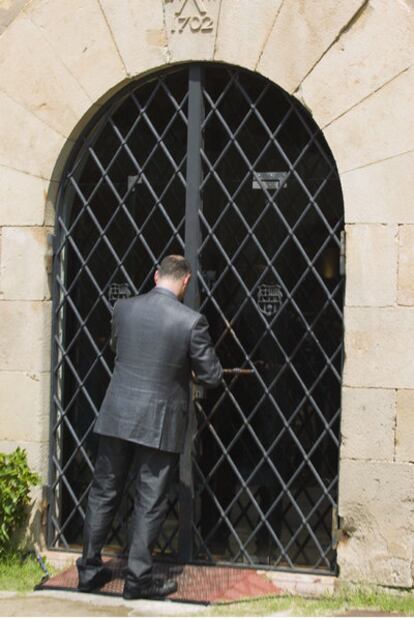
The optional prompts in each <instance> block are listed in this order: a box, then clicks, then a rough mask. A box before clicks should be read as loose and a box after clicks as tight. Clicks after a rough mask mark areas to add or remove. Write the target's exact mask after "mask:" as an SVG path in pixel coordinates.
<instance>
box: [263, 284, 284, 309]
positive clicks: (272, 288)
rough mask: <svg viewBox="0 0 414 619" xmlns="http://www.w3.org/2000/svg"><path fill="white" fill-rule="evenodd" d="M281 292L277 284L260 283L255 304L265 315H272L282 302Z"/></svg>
mask: <svg viewBox="0 0 414 619" xmlns="http://www.w3.org/2000/svg"><path fill="white" fill-rule="evenodd" d="M282 300H283V292H282V288H281V287H280V286H279V284H273V285H269V284H260V286H259V289H258V291H257V305H258V307H259V309H260V311H261V312H262V314H264V315H265V316H274V315H275V314H276V313H277V311H278V309H279V307H280V306H281V304H282Z"/></svg>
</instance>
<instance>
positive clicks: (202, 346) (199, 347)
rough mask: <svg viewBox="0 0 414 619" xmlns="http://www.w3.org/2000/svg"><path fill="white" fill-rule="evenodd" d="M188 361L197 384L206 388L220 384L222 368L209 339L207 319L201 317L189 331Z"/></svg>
mask: <svg viewBox="0 0 414 619" xmlns="http://www.w3.org/2000/svg"><path fill="white" fill-rule="evenodd" d="M190 360H191V369H192V370H193V372H194V374H195V375H196V379H197V382H199V383H201V384H202V385H205V386H206V387H217V385H219V384H220V381H221V379H222V376H223V368H222V367H221V363H220V361H219V359H218V357H217V355H216V352H215V350H214V347H213V344H212V342H211V339H210V334H209V332H208V322H207V319H206V318H205V316H202V315H201V316H200V318H199V319H198V320H197V321H196V322H195V324H194V325H193V328H192V330H191V337H190Z"/></svg>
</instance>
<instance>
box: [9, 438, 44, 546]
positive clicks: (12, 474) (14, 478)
mask: <svg viewBox="0 0 414 619" xmlns="http://www.w3.org/2000/svg"><path fill="white" fill-rule="evenodd" d="M39 483H40V477H39V475H38V474H37V473H33V472H32V471H31V470H30V468H29V466H28V464H27V454H26V450H25V449H21V448H20V447H17V449H16V450H15V451H13V452H12V453H10V454H4V453H0V556H1V557H2V556H4V555H5V554H6V553H7V552H9V551H10V547H11V544H12V541H13V536H14V534H15V533H16V532H17V531H18V529H19V528H20V527H21V526H22V525H23V524H24V523H25V521H26V518H27V508H28V506H29V504H30V488H31V487H32V486H35V485H37V484H39Z"/></svg>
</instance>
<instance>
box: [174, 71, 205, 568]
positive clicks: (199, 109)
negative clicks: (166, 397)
mask: <svg viewBox="0 0 414 619" xmlns="http://www.w3.org/2000/svg"><path fill="white" fill-rule="evenodd" d="M201 80H202V69H201V67H200V66H199V65H193V66H191V67H190V69H189V96H188V133H187V171H186V177H187V179H186V180H187V190H186V201H185V248H186V249H185V256H186V258H187V260H188V261H189V262H190V264H191V268H192V272H193V276H192V278H191V280H190V284H189V287H188V290H187V294H186V298H185V303H186V305H188V306H189V307H192V308H193V309H198V308H199V307H200V291H199V285H198V269H199V261H198V250H199V247H200V245H201V228H200V217H199V211H200V210H201V207H202V202H201V195H200V186H201V180H202V167H201V155H200V149H201V147H202V130H201V126H202V122H203V117H204V109H203V93H202V83H201ZM190 393H191V391H190ZM191 395H192V393H191ZM188 414H189V420H188V428H187V435H186V441H185V448H184V453H183V454H182V456H181V459H180V515H179V558H180V560H181V561H182V562H188V561H191V560H192V558H193V532H192V523H193V500H194V490H193V472H192V443H193V436H194V432H195V410H194V402H193V400H192V397H191V398H190V406H189V410H188Z"/></svg>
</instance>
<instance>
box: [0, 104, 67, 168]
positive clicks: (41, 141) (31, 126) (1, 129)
mask: <svg viewBox="0 0 414 619" xmlns="http://www.w3.org/2000/svg"><path fill="white" fill-rule="evenodd" d="M16 127H18V128H19V130H18V131H16ZM0 134H1V138H2V139H1V140H0V165H1V166H5V167H8V168H14V169H16V170H20V171H22V172H26V173H28V174H31V175H32V176H40V177H42V178H44V179H50V178H52V177H54V178H56V180H59V176H60V174H61V167H60V166H59V165H58V166H57V165H56V162H57V160H58V159H59V157H60V161H62V163H63V161H64V160H65V154H66V152H67V153H68V152H69V150H70V148H71V142H70V141H69V140H67V139H66V138H65V137H63V136H62V135H61V134H60V133H58V132H57V131H55V130H54V129H51V128H50V127H48V126H47V125H46V124H45V123H44V122H43V121H41V120H39V119H38V118H36V116H34V115H33V114H31V113H30V112H29V111H28V110H26V109H24V108H23V107H22V106H21V105H19V104H18V103H16V102H15V101H14V100H13V99H11V98H10V97H9V96H7V95H5V94H3V93H1V92H0Z"/></svg>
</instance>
